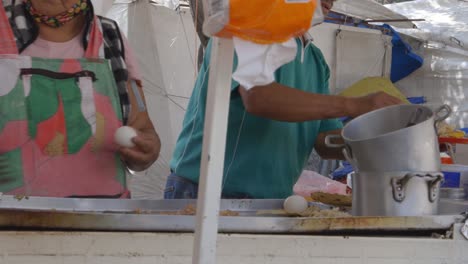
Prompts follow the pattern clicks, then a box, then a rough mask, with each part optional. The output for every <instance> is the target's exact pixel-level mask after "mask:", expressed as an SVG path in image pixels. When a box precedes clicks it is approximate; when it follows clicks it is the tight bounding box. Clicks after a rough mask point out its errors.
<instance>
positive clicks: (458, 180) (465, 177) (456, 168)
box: [441, 164, 468, 199]
mask: <svg viewBox="0 0 468 264" xmlns="http://www.w3.org/2000/svg"><path fill="white" fill-rule="evenodd" d="M441 168H442V172H443V173H444V177H445V181H444V183H443V185H442V188H462V189H464V191H465V199H467V198H468V166H466V165H459V164H454V165H448V164H443V165H442V167H441Z"/></svg>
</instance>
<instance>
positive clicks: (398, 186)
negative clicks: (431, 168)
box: [391, 172, 444, 203]
mask: <svg viewBox="0 0 468 264" xmlns="http://www.w3.org/2000/svg"><path fill="white" fill-rule="evenodd" d="M413 177H420V178H427V180H428V181H427V184H428V187H429V201H430V202H431V203H433V202H435V201H436V200H437V197H438V196H439V188H438V185H439V183H440V182H442V181H443V180H444V175H443V174H442V173H441V172H412V173H408V174H406V175H405V176H403V177H401V178H398V177H394V178H392V180H391V184H392V191H393V199H394V200H395V201H397V202H399V203H401V202H403V201H404V200H405V197H406V184H407V183H408V182H409V181H410V180H411V178H413Z"/></svg>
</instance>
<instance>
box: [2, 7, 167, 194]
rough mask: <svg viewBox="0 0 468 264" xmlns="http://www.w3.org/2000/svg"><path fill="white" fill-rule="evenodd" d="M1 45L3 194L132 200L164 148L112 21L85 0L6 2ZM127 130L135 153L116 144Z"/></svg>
mask: <svg viewBox="0 0 468 264" xmlns="http://www.w3.org/2000/svg"><path fill="white" fill-rule="evenodd" d="M0 39H1V40H2V41H0V69H1V71H0V79H2V83H1V84H0V192H3V193H6V194H17V195H31V196H54V197H128V191H127V186H126V181H125V173H126V169H127V168H130V169H132V170H136V171H139V170H144V169H146V168H148V167H149V166H150V165H151V164H152V163H153V162H154V161H155V160H156V159H157V157H158V155H159V150H160V141H159V137H158V135H157V133H156V131H155V130H154V127H153V125H152V123H151V121H150V119H149V116H148V113H147V112H146V110H145V109H146V108H145V105H144V98H143V92H142V89H141V81H140V80H141V77H140V76H139V73H138V70H137V67H136V63H135V58H134V56H133V53H132V50H131V49H130V48H129V47H128V43H127V41H126V39H125V38H124V37H123V36H122V35H121V33H120V31H119V28H118V26H117V24H116V23H115V22H114V21H112V20H109V19H106V18H102V17H98V16H96V15H95V14H94V12H93V6H92V3H91V1H90V0H24V1H20V0H3V1H2V6H0ZM123 125H127V126H131V127H132V128H134V129H135V130H136V132H137V136H135V137H133V139H132V141H133V143H134V147H119V146H118V145H116V144H115V143H114V133H115V131H116V130H117V128H119V127H120V126H123Z"/></svg>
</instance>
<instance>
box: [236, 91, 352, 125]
mask: <svg viewBox="0 0 468 264" xmlns="http://www.w3.org/2000/svg"><path fill="white" fill-rule="evenodd" d="M239 92H240V93H241V96H242V100H243V102H244V106H245V107H246V109H247V111H248V112H250V113H252V114H254V115H257V116H261V117H265V118H269V119H274V120H278V121H286V122H302V121H309V120H320V119H328V118H337V117H342V116H347V115H349V114H350V112H352V109H350V108H351V107H352V106H350V104H351V103H352V102H350V101H351V100H353V99H352V98H346V97H343V96H333V95H322V94H313V93H308V92H304V91H301V90H298V89H293V88H290V87H287V86H284V85H281V84H278V83H272V84H269V85H266V86H257V87H254V88H252V89H250V90H246V89H244V88H243V87H239Z"/></svg>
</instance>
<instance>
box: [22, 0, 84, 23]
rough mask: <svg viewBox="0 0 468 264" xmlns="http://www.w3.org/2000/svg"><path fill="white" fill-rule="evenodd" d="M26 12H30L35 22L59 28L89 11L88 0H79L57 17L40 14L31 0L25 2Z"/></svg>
mask: <svg viewBox="0 0 468 264" xmlns="http://www.w3.org/2000/svg"><path fill="white" fill-rule="evenodd" d="M24 4H25V6H26V10H28V11H29V13H30V14H31V16H33V18H34V20H35V21H36V22H38V23H42V24H45V25H47V26H49V27H53V28H58V27H60V26H63V25H64V24H66V23H68V22H70V21H71V20H72V19H74V18H75V17H77V16H79V15H80V14H82V13H84V12H86V11H88V10H89V4H88V0H79V1H78V2H77V3H76V4H74V5H73V6H72V7H70V8H69V9H68V10H66V11H64V12H62V13H60V14H58V15H55V16H47V15H44V14H41V13H39V12H38V11H37V10H36V9H35V8H34V7H33V5H32V3H31V0H24Z"/></svg>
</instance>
